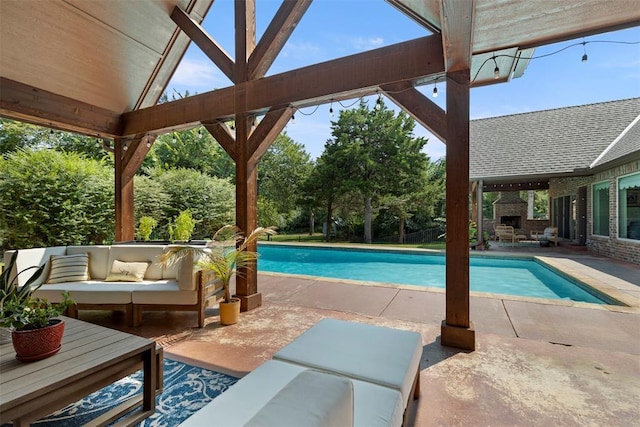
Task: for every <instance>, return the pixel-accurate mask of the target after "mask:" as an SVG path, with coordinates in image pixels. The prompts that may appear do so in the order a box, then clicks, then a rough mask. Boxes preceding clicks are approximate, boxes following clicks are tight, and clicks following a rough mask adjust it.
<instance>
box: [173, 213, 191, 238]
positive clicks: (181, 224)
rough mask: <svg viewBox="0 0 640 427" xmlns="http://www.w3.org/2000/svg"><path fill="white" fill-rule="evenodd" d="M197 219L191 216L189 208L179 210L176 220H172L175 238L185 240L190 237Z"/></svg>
mask: <svg viewBox="0 0 640 427" xmlns="http://www.w3.org/2000/svg"><path fill="white" fill-rule="evenodd" d="M196 224H197V221H196V220H194V219H193V217H192V216H191V211H190V210H189V209H187V210H184V211H182V212H180V214H179V215H178V217H177V218H176V220H175V221H174V222H173V236H174V237H175V238H176V240H180V241H187V240H189V239H191V235H192V234H193V230H194V229H195V228H196Z"/></svg>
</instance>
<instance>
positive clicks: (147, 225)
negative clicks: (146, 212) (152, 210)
mask: <svg viewBox="0 0 640 427" xmlns="http://www.w3.org/2000/svg"><path fill="white" fill-rule="evenodd" d="M157 225H158V221H156V220H155V219H153V218H152V217H150V216H143V217H142V218H140V224H139V225H138V235H139V236H140V238H141V239H142V240H149V237H151V233H153V229H154V228H156V226H157Z"/></svg>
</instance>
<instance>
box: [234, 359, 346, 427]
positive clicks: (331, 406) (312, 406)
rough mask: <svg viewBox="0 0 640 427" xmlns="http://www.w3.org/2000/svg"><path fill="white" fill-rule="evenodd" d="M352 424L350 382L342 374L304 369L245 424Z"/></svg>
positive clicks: (310, 426)
mask: <svg viewBox="0 0 640 427" xmlns="http://www.w3.org/2000/svg"><path fill="white" fill-rule="evenodd" d="M352 425H353V384H352V382H351V381H350V380H349V379H348V378H346V377H339V376H337V375H333V374H326V373H322V372H319V371H313V370H306V371H302V372H301V373H299V374H298V375H296V376H295V377H294V378H293V379H292V380H291V381H290V382H289V383H288V384H286V385H285V386H284V387H283V388H282V389H281V390H280V391H278V392H277V393H276V395H275V396H274V397H273V398H272V399H270V400H269V401H268V402H267V403H266V404H265V405H264V406H263V407H262V408H261V409H260V410H259V411H258V412H257V413H256V414H255V415H254V416H253V417H252V418H251V419H250V420H249V421H248V422H247V423H246V424H245V427H263V426H274V427H275V426H292V427H294V426H305V427H336V426H352Z"/></svg>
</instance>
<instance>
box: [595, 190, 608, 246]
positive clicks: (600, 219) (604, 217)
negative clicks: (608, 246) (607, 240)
mask: <svg viewBox="0 0 640 427" xmlns="http://www.w3.org/2000/svg"><path fill="white" fill-rule="evenodd" d="M593 234H596V235H598V236H608V235H609V182H607V181H605V182H599V183H597V184H593Z"/></svg>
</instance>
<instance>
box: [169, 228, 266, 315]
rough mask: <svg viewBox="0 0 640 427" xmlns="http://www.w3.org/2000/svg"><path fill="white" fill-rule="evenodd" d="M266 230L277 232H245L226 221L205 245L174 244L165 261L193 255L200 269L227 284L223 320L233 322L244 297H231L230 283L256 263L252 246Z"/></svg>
mask: <svg viewBox="0 0 640 427" xmlns="http://www.w3.org/2000/svg"><path fill="white" fill-rule="evenodd" d="M266 234H276V231H275V230H274V228H273V227H258V228H256V229H255V230H253V231H252V232H251V233H250V234H249V235H247V236H244V235H243V234H242V232H241V231H240V230H239V229H238V227H236V226H234V225H225V226H224V227H222V228H220V229H219V230H218V231H216V233H215V234H214V235H213V238H212V239H211V240H210V241H207V242H206V244H205V245H204V247H197V246H173V247H171V248H170V249H169V250H168V251H167V252H166V253H165V254H164V255H163V256H162V260H161V261H162V263H164V264H171V263H174V262H177V261H178V260H180V259H182V258H184V257H186V256H193V260H194V261H193V263H194V268H195V269H196V271H202V272H203V273H208V274H209V275H210V276H211V277H212V280H219V281H220V282H221V283H222V286H223V288H224V298H223V301H222V302H220V306H219V311H220V323H221V324H223V325H233V324H235V323H237V321H238V317H239V314H240V300H239V299H238V298H232V297H231V290H230V283H231V279H232V278H233V276H234V275H235V276H239V275H241V274H244V272H245V271H246V269H247V268H251V267H252V266H254V265H255V261H256V260H257V259H258V253H257V252H255V251H253V250H250V249H249V248H250V247H252V246H253V243H255V242H256V241H257V240H258V238H260V237H261V236H264V235H266Z"/></svg>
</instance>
